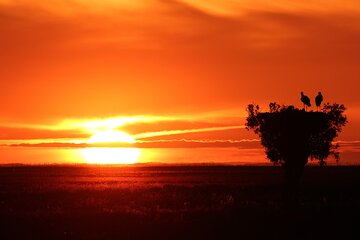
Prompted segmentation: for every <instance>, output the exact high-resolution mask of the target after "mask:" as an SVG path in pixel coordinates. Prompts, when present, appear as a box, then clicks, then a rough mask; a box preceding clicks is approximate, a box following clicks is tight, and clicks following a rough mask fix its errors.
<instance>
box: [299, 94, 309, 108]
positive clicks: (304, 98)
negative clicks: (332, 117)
mask: <svg viewBox="0 0 360 240" xmlns="http://www.w3.org/2000/svg"><path fill="white" fill-rule="evenodd" d="M301 101H302V103H303V104H304V109H305V111H306V110H307V107H311V104H310V98H309V97H308V96H305V95H304V92H301Z"/></svg>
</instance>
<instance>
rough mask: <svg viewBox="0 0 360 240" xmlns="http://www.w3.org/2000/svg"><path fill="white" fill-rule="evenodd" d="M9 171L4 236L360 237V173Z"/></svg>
mask: <svg viewBox="0 0 360 240" xmlns="http://www.w3.org/2000/svg"><path fill="white" fill-rule="evenodd" d="M282 177H283V172H282V169H281V168H280V167H244V166H236V167H234V166H132V167H101V166H39V167H34V166H33V167H28V166H27V167H24V166H19V167H0V239H264V238H266V239H360V167H324V168H320V167H307V168H306V169H305V172H304V176H303V179H302V184H301V187H300V189H299V193H298V195H297V202H296V203H293V204H289V203H288V202H287V201H285V200H284V199H285V197H284V195H285V194H284V191H283V187H282Z"/></svg>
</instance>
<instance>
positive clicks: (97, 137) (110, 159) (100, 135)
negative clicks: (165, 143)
mask: <svg viewBox="0 0 360 240" xmlns="http://www.w3.org/2000/svg"><path fill="white" fill-rule="evenodd" d="M117 142H118V143H130V144H132V143H136V141H135V139H134V138H133V137H131V136H130V135H129V134H127V133H124V132H121V131H117V130H101V131H97V132H96V133H95V134H94V135H93V136H91V137H90V138H89V139H88V141H87V143H89V144H95V143H102V144H104V143H117ZM81 153H82V155H83V157H84V159H85V161H86V162H87V163H90V164H134V163H136V162H137V161H138V158H139V157H140V150H139V149H138V148H115V147H88V148H85V149H82V151H81Z"/></svg>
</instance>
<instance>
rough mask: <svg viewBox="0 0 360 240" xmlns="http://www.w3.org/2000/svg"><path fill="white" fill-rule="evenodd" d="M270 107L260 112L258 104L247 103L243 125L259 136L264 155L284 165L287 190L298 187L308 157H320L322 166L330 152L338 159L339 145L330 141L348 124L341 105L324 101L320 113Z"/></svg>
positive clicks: (274, 105) (318, 158)
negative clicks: (246, 114) (268, 109)
mask: <svg viewBox="0 0 360 240" xmlns="http://www.w3.org/2000/svg"><path fill="white" fill-rule="evenodd" d="M269 107H270V111H269V112H260V108H259V106H258V105H254V104H250V105H248V107H247V111H248V117H247V119H246V127H247V129H248V130H250V129H252V130H254V132H255V133H256V134H257V135H259V136H260V139H261V144H262V145H263V146H264V147H265V151H266V155H267V158H268V159H269V160H270V161H271V162H273V163H280V164H281V165H283V166H284V168H285V180H286V185H287V187H288V190H294V189H296V188H297V186H298V183H299V180H300V177H301V175H302V172H303V169H304V166H305V165H306V163H307V162H308V159H309V158H311V159H317V160H319V163H320V164H321V165H324V164H325V160H326V159H327V158H328V157H329V155H333V156H334V157H335V158H336V159H337V160H338V159H339V152H338V151H337V148H338V145H337V144H335V145H334V144H333V140H334V139H335V137H337V136H338V134H339V133H340V132H341V129H342V127H344V126H345V125H346V123H347V119H346V116H345V115H344V111H345V107H344V105H339V104H336V103H335V104H329V103H327V104H325V105H324V107H323V108H322V110H321V112H306V111H304V110H300V109H297V108H295V107H294V106H280V105H279V104H277V103H270V104H269Z"/></svg>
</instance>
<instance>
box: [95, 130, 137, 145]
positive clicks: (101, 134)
mask: <svg viewBox="0 0 360 240" xmlns="http://www.w3.org/2000/svg"><path fill="white" fill-rule="evenodd" d="M115 142H122V143H135V139H134V138H133V137H131V136H130V135H129V134H126V133H124V132H120V131H117V130H104V131H98V132H97V133H95V134H94V135H93V136H92V137H91V138H89V140H88V143H115Z"/></svg>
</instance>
